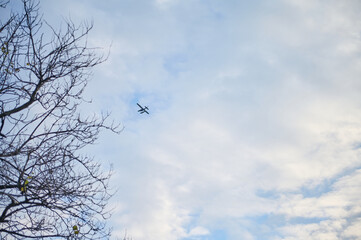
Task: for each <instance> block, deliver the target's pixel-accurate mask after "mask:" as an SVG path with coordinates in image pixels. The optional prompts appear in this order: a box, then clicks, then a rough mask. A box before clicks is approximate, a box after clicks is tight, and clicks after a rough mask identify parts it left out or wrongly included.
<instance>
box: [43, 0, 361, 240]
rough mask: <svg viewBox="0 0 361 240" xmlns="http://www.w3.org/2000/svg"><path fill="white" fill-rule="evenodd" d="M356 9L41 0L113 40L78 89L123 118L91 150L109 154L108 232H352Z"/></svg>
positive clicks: (360, 66)
mask: <svg viewBox="0 0 361 240" xmlns="http://www.w3.org/2000/svg"><path fill="white" fill-rule="evenodd" d="M60 5H61V6H60ZM360 7H361V4H360V2H359V1H352V0H346V1H333V0H332V1H327V3H326V2H324V1H311V0H306V1H305V0H303V1H298V0H278V1H272V3H271V2H269V1H257V2H250V1H227V2H225V1H215V0H214V1H213V0H211V1H201V0H194V1H179V0H154V1H151V0H147V1H146V0H139V1H130V0H122V1H106V2H105V1H103V2H99V1H82V0H77V1H70V0H69V1H63V2H61V4H60V3H56V2H44V3H42V8H43V9H44V10H45V18H49V19H50V20H49V21H54V22H56V21H59V16H68V15H70V16H71V17H72V18H73V19H74V20H75V21H80V19H84V18H85V19H93V21H94V24H95V27H94V31H93V33H92V34H91V35H90V36H89V42H90V44H93V45H95V46H102V47H104V48H105V49H107V48H108V47H109V46H110V45H111V51H110V52H111V54H110V56H109V60H108V61H107V62H106V63H105V64H103V65H102V66H100V67H99V68H97V69H96V70H95V71H94V77H93V80H92V82H91V83H90V85H89V88H88V92H87V94H88V95H89V96H91V97H92V98H93V100H94V105H93V106H94V108H96V109H99V110H111V111H112V112H113V117H114V118H116V119H119V120H120V121H122V123H123V124H124V125H125V130H124V131H123V133H122V134H121V135H120V136H108V135H105V137H103V138H102V139H100V141H99V144H98V145H97V146H95V147H94V149H92V151H93V152H94V154H95V155H96V156H97V157H99V158H100V159H106V162H111V163H112V164H114V171H115V176H114V178H113V181H114V184H113V185H114V187H116V188H117V189H118V193H117V195H116V196H115V197H114V199H113V202H112V206H113V207H114V208H115V210H114V214H113V217H112V219H111V224H112V225H113V228H114V234H113V237H114V239H117V238H118V239H120V238H121V237H122V236H123V235H124V231H125V229H127V232H128V235H130V236H132V237H133V239H137V240H138V239H139V240H142V239H147V240H152V239H157V240H158V239H168V240H172V239H357V238H361V230H360V228H359V226H360V224H361V201H360V196H361V192H360V191H361V188H360V187H361V160H360V154H361V151H360V147H361V120H360V119H361V95H360V92H361V81H360V79H359V77H360V76H361V61H360V54H361V45H360V44H361V42H360V31H361V17H360V15H359V9H360ZM136 102H140V103H142V104H145V105H149V107H150V111H151V114H150V115H149V116H143V115H138V114H137V112H136V111H137V107H136V105H135V103H136Z"/></svg>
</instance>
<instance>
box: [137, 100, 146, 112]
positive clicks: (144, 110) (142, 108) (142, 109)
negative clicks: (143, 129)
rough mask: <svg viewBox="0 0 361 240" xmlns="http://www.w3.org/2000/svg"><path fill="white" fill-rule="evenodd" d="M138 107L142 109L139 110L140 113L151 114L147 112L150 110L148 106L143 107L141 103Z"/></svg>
mask: <svg viewBox="0 0 361 240" xmlns="http://www.w3.org/2000/svg"><path fill="white" fill-rule="evenodd" d="M137 105H138V106H139V107H140V109H139V110H138V112H139V113H140V114H143V113H147V114H149V112H148V111H147V110H149V108H148V107H147V106H144V107H142V106H141V105H140V104H139V103H137Z"/></svg>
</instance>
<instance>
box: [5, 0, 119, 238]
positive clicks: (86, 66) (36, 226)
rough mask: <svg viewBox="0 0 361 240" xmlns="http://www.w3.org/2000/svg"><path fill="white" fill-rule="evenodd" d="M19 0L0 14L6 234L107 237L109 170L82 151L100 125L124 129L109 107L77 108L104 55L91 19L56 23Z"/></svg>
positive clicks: (25, 0) (34, 5)
mask: <svg viewBox="0 0 361 240" xmlns="http://www.w3.org/2000/svg"><path fill="white" fill-rule="evenodd" d="M21 2H22V5H23V10H22V11H21V12H18V13H12V14H11V16H10V17H9V18H8V19H5V20H3V19H0V47H1V50H0V238H1V239H24V238H26V239H31V238H36V239H38V238H41V239H43V238H56V239H59V238H64V239H99V238H101V239H104V238H107V237H108V236H109V231H108V230H107V228H106V227H105V224H104V220H105V219H106V218H107V217H108V215H107V212H106V211H105V206H106V203H107V200H108V199H109V197H110V196H111V194H110V192H109V187H108V180H109V177H110V171H109V172H106V173H104V172H103V171H102V169H101V166H100V165H99V164H98V163H97V162H95V161H94V160H93V159H92V158H89V157H87V156H84V155H82V154H81V153H80V150H81V149H83V148H84V147H85V146H87V145H89V144H92V143H94V141H95V140H96V139H97V137H98V134H99V132H100V130H101V129H109V130H111V131H113V132H119V131H118V130H119V129H118V127H117V126H115V125H113V124H112V123H110V124H108V123H107V121H108V120H107V118H108V115H107V114H105V115H100V116H98V115H94V116H92V117H83V116H82V115H81V114H80V113H79V112H80V111H79V106H80V104H81V103H83V102H84V99H83V98H82V92H83V90H84V88H85V86H86V83H87V80H88V77H89V73H90V72H89V71H90V69H91V68H92V67H94V66H96V65H98V64H100V63H101V62H103V61H104V58H102V57H98V56H97V55H96V54H95V49H92V48H89V47H88V46H87V42H86V37H87V35H88V33H89V31H90V30H91V29H92V25H91V24H90V25H88V24H86V23H84V24H82V25H80V26H78V27H77V26H75V25H74V24H73V23H72V22H71V21H68V22H66V27H65V30H64V28H63V30H55V29H54V28H52V27H50V26H49V25H48V24H46V22H45V21H43V19H42V18H41V16H40V14H39V3H38V2H34V1H33V0H22V1H21ZM6 3H7V2H6V1H2V2H0V7H5V6H6Z"/></svg>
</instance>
